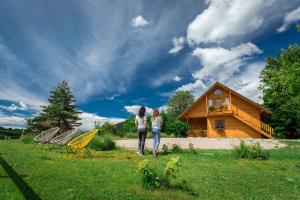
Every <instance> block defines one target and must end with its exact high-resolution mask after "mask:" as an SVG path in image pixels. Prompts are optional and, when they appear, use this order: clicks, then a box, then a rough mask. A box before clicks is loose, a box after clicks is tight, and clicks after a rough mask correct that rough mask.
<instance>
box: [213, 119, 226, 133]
mask: <svg viewBox="0 0 300 200" xmlns="http://www.w3.org/2000/svg"><path fill="white" fill-rule="evenodd" d="M215 129H216V130H218V131H224V129H225V120H224V119H217V120H215Z"/></svg>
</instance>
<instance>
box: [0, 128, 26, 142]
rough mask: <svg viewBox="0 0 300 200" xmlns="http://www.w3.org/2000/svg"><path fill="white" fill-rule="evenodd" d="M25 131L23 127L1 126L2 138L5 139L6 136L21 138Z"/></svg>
mask: <svg viewBox="0 0 300 200" xmlns="http://www.w3.org/2000/svg"><path fill="white" fill-rule="evenodd" d="M23 132H24V130H23V129H14V128H3V127H0V140H3V139H5V138H13V139H15V138H20V136H21V135H22V133H23Z"/></svg>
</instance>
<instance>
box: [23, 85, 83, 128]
mask: <svg viewBox="0 0 300 200" xmlns="http://www.w3.org/2000/svg"><path fill="white" fill-rule="evenodd" d="M48 101H49V105H47V106H42V112H41V113H40V114H39V115H38V116H36V117H34V118H33V119H29V120H28V127H29V129H30V130H32V131H34V132H36V131H43V130H46V129H48V128H51V127H59V128H60V131H61V132H64V131H67V130H70V129H72V128H74V127H75V126H79V125H80V123H77V121H78V120H80V118H79V117H78V114H79V113H80V112H79V111H78V110H77V108H76V105H75V97H74V95H73V94H72V92H71V89H70V87H69V85H68V83H67V81H62V82H60V83H59V84H58V85H57V86H56V87H55V88H54V89H53V90H52V91H51V92H50V96H49V98H48Z"/></svg>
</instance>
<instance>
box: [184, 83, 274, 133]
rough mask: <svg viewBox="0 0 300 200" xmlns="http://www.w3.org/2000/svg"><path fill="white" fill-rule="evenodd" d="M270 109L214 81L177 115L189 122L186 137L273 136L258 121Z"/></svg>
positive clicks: (268, 114) (267, 127) (269, 114)
mask: <svg viewBox="0 0 300 200" xmlns="http://www.w3.org/2000/svg"><path fill="white" fill-rule="evenodd" d="M271 115H272V113H271V112H270V111H269V110H268V109H266V108H264V107H263V106H261V105H260V104H258V103H256V102H254V101H252V100H250V99H248V98H246V97H244V96H243V95H241V94H239V93H237V92H236V91H234V90H232V89H230V88H228V87H227V86H225V85H223V84H221V83H219V82H216V83H214V84H213V85H212V86H211V87H210V88H209V89H208V90H207V91H206V92H205V93H204V94H203V95H202V96H200V97H199V98H198V99H197V100H196V101H195V102H194V103H193V104H192V105H191V106H189V107H188V108H187V109H186V110H185V111H184V112H183V113H182V114H181V115H180V116H179V117H178V118H179V119H180V120H182V121H184V122H186V123H188V124H190V125H191V130H190V131H189V133H188V136H189V137H213V138H216V137H228V138H272V134H273V128H272V127H271V126H269V125H268V124H266V123H264V122H262V121H261V118H262V117H269V116H271Z"/></svg>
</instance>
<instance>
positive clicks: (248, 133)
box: [207, 116, 262, 138]
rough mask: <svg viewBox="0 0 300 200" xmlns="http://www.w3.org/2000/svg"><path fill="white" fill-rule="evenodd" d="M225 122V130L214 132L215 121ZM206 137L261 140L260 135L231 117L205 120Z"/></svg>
mask: <svg viewBox="0 0 300 200" xmlns="http://www.w3.org/2000/svg"><path fill="white" fill-rule="evenodd" d="M216 119H224V120H225V130H224V131H216V130H215V120H216ZM207 130H208V131H207V136H208V137H229V138H230V137H232V138H261V137H262V136H261V134H260V133H259V132H258V131H256V130H254V129H253V128H251V127H250V126H248V125H246V124H244V123H243V122H241V121H239V120H238V119H236V118H234V117H233V116H222V117H209V118H207Z"/></svg>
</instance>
